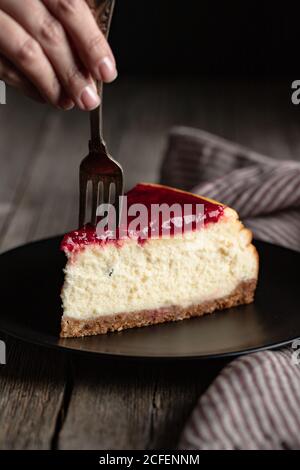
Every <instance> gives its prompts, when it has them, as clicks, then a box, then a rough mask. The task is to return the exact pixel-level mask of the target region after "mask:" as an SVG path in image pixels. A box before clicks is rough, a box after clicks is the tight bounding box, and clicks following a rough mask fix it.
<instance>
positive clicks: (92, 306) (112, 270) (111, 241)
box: [61, 184, 258, 337]
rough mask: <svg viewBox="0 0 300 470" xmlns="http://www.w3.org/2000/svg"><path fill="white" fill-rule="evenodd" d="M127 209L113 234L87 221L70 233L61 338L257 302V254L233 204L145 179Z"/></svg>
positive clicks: (65, 246)
mask: <svg viewBox="0 0 300 470" xmlns="http://www.w3.org/2000/svg"><path fill="white" fill-rule="evenodd" d="M136 204H139V205H141V204H142V206H143V207H144V208H145V210H146V212H147V211H148V213H149V214H150V215H149V217H148V218H147V220H146V222H145V218H144V219H143V220H144V222H141V219H140V223H139V224H137V223H136V220H135V219H134V217H133V216H132V214H133V213H136V212H135V209H136V207H137V206H136ZM161 204H164V211H163V210H162V211H161V212H159V211H157V207H158V206H159V205H161ZM170 207H172V208H173V209H174V211H173V212H172V211H169V212H168V210H167V209H168V208H170ZM153 208H155V211H154V210H153V212H152V209H153ZM175 209H176V210H177V212H176V210H175ZM178 209H182V211H181V212H180V211H179V212H178ZM125 212H126V213H125ZM124 213H125V219H123V218H122V221H121V224H120V228H119V229H118V230H117V231H116V232H115V233H114V234H113V236H112V231H111V230H108V229H105V230H102V232H100V233H99V231H98V230H97V231H96V230H95V229H94V228H92V227H90V226H87V227H84V228H82V229H80V230H78V231H75V232H72V233H69V234H67V235H66V236H65V237H64V240H63V242H62V249H63V250H64V252H65V254H66V256H67V258H68V261H67V265H66V268H65V283H64V286H63V289H62V302H63V309H64V313H63V317H62V326H61V336H62V337H74V336H85V335H96V334H103V333H107V332H109V331H120V330H123V329H126V328H134V327H141V326H147V325H153V324H156V323H163V322H167V321H177V320H183V319H186V318H190V317H196V316H201V315H204V314H206V313H212V312H214V311H215V310H221V309H225V308H229V307H233V306H236V305H240V304H248V303H250V302H252V301H253V298H254V293H255V288H256V284H257V277H258V255H257V252H256V249H255V247H254V246H253V245H252V244H251V240H252V234H251V232H250V231H249V230H247V229H246V228H245V227H244V226H243V225H242V223H241V222H240V221H239V219H238V215H237V213H236V212H235V211H234V210H233V209H231V208H229V207H226V206H224V205H223V204H221V203H219V202H216V201H213V200H210V199H207V198H204V197H200V196H197V195H194V194H191V193H187V192H184V191H180V190H177V189H173V188H169V187H165V186H160V185H155V184H139V185H137V186H136V187H135V188H133V189H132V190H131V191H129V192H128V193H127V199H126V211H125V210H124V207H123V211H122V214H123V215H124ZM126 214H127V215H128V214H129V215H128V217H127V218H126ZM139 214H140V213H139Z"/></svg>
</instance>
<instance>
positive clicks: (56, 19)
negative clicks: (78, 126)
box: [0, 0, 117, 111]
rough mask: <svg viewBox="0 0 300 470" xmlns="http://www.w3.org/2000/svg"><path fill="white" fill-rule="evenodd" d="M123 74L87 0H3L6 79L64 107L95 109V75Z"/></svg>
mask: <svg viewBox="0 0 300 470" xmlns="http://www.w3.org/2000/svg"><path fill="white" fill-rule="evenodd" d="M116 77H117V70H116V63H115V59H114V56H113V53H112V51H111V49H110V47H109V45H108V43H107V41H106V39H105V37H104V35H103V34H102V33H101V31H100V29H99V27H98V25H97V23H96V21H95V19H94V16H93V14H92V12H91V10H90V9H89V7H88V5H87V4H86V2H85V0H0V79H2V80H4V81H5V82H6V83H8V84H9V85H12V86H15V87H17V88H19V89H21V90H22V91H24V92H25V93H26V94H28V95H30V96H32V97H35V98H37V99H40V100H42V101H46V102H48V103H51V104H52V105H54V106H56V107H59V108H62V109H66V110H67V109H71V108H73V107H74V105H76V106H77V107H79V108H80V109H83V110H87V111H88V110H91V109H94V108H96V107H97V106H98V105H99V102H100V99H99V96H98V93H97V90H96V86H95V82H94V80H102V81H104V82H107V83H109V82H111V81H113V80H114V79H115V78H116Z"/></svg>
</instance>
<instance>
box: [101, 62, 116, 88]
mask: <svg viewBox="0 0 300 470" xmlns="http://www.w3.org/2000/svg"><path fill="white" fill-rule="evenodd" d="M98 70H99V74H100V78H101V80H103V81H104V82H113V81H114V80H115V79H116V78H117V76H118V72H117V69H116V66H115V64H114V63H113V61H112V60H111V58H110V57H104V58H103V59H102V60H101V62H100V64H99V69H98Z"/></svg>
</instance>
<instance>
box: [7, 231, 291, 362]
mask: <svg viewBox="0 0 300 470" xmlns="http://www.w3.org/2000/svg"><path fill="white" fill-rule="evenodd" d="M60 240H61V238H60V237H56V238H50V239H47V240H42V241H39V242H35V243H31V244H29V245H25V246H22V247H20V248H17V249H15V250H12V251H9V252H7V253H4V254H2V255H1V256H0V279H1V313H0V330H2V331H3V332H6V333H8V334H10V335H12V336H15V337H17V338H20V339H23V340H26V341H29V342H33V343H37V344H40V345H44V346H48V347H56V348H62V349H66V350H71V351H77V352H82V353H93V354H105V355H113V356H125V357H140V358H146V357H152V358H159V357H160V358H208V357H220V356H227V355H229V356H230V355H232V356H233V355H238V354H243V353H246V352H250V351H255V350H259V349H263V348H271V347H277V346H280V345H284V344H287V343H289V342H291V341H292V340H294V339H295V338H297V337H299V336H300V295H299V274H298V268H299V266H300V254H299V253H296V252H293V251H290V250H287V249H284V248H280V247H277V246H274V245H270V244H268V243H262V242H256V245H257V248H258V250H259V254H260V260H261V268H260V279H259V286H258V290H257V295H256V300H255V302H254V304H252V305H248V306H242V307H235V308H232V309H230V310H225V311H223V312H218V313H215V314H212V315H207V316H204V317H202V318H194V319H191V320H185V321H182V322H177V323H167V324H164V325H156V326H151V327H147V328H137V329H132V330H127V331H123V332H119V333H110V334H108V335H100V336H92V337H86V338H74V339H59V336H58V335H59V326H60V318H61V313H62V312H61V307H60V289H61V286H62V283H63V274H62V269H63V267H64V264H65V257H64V254H63V253H62V252H60V250H59V244H60Z"/></svg>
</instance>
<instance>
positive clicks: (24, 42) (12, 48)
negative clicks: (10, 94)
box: [0, 10, 62, 105]
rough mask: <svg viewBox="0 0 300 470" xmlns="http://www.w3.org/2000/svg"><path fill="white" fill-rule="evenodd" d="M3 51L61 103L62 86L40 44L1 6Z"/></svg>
mask: <svg viewBox="0 0 300 470" xmlns="http://www.w3.org/2000/svg"><path fill="white" fill-rule="evenodd" d="M0 52H1V53H2V54H3V55H4V56H5V57H6V58H9V60H11V62H13V64H14V65H15V66H16V67H17V68H18V69H20V70H21V71H22V72H23V73H24V74H25V75H26V77H27V78H28V79H29V80H30V81H31V82H32V83H33V84H34V85H35V86H36V87H37V88H38V90H39V92H40V93H41V95H42V96H43V97H44V98H45V99H46V100H47V101H49V102H50V103H52V104H54V105H58V103H59V100H60V96H61V92H62V89H61V86H60V84H59V81H58V79H57V77H56V74H55V72H54V69H53V67H52V65H51V64H50V62H49V60H48V59H47V57H46V56H45V54H44V52H43V50H42V49H41V47H40V45H39V44H38V43H37V41H35V40H34V39H33V38H32V36H30V35H29V34H28V33H27V32H26V31H25V30H24V29H23V28H22V27H21V26H20V25H19V24H18V23H17V22H16V21H15V20H13V19H12V18H11V17H10V16H8V15H7V14H6V13H4V12H3V11H1V10H0Z"/></svg>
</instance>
